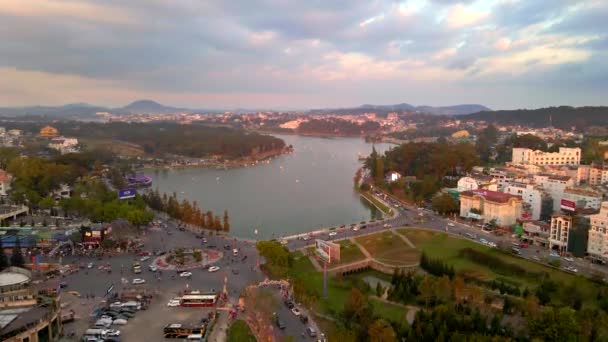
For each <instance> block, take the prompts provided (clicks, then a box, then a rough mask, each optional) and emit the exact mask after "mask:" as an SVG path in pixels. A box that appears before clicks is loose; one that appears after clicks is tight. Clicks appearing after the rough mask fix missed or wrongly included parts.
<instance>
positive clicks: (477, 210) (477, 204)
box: [460, 189, 523, 226]
mask: <svg viewBox="0 0 608 342" xmlns="http://www.w3.org/2000/svg"><path fill="white" fill-rule="evenodd" d="M522 203H523V201H522V199H521V197H520V196H515V195H510V194H505V193H502V192H498V191H490V190H480V189H478V190H469V191H464V192H461V193H460V216H461V217H465V218H473V219H477V220H483V221H484V222H490V221H492V220H494V221H495V222H496V224H497V225H499V226H511V225H513V224H515V223H516V222H517V220H518V219H519V218H520V217H521V213H522Z"/></svg>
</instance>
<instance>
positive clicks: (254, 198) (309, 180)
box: [146, 135, 391, 238]
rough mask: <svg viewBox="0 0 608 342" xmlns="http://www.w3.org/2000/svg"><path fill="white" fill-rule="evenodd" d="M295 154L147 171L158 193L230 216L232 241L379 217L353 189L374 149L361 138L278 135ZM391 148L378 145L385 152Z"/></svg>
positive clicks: (378, 149) (303, 230)
mask: <svg viewBox="0 0 608 342" xmlns="http://www.w3.org/2000/svg"><path fill="white" fill-rule="evenodd" d="M276 136H277V137H279V138H281V139H283V140H285V142H286V143H287V144H288V145H289V144H291V145H293V147H294V150H295V151H294V152H293V153H291V154H286V155H282V156H280V157H278V158H275V159H273V160H271V161H270V162H269V163H268V164H266V163H263V164H260V165H257V166H254V167H246V168H238V169H229V170H216V169H203V168H191V169H178V170H155V171H150V170H148V171H146V173H147V174H149V175H150V176H152V177H153V187H155V188H158V189H159V190H160V191H161V192H166V193H169V194H170V193H172V192H176V193H177V196H178V197H179V198H180V199H181V198H186V199H189V200H196V201H197V202H198V203H199V205H200V206H201V207H202V208H203V209H204V210H213V212H214V213H215V214H216V215H220V216H221V215H223V212H224V209H227V210H228V213H229V215H230V221H231V222H230V223H231V233H232V234H233V235H234V236H238V237H244V238H254V237H255V235H254V229H258V237H259V238H273V237H279V236H281V235H291V234H294V233H299V232H305V231H309V230H313V229H318V228H320V227H329V226H336V225H341V224H349V223H354V222H359V221H362V220H368V219H370V218H372V217H375V216H377V215H379V213H378V212H377V210H376V209H375V208H373V207H371V206H370V205H369V204H368V203H367V202H366V201H365V200H362V199H361V198H360V196H359V195H358V194H357V193H356V192H355V191H354V190H353V177H354V175H355V172H356V170H357V168H359V167H360V165H361V162H360V161H358V155H359V154H362V155H368V154H369V153H371V150H372V145H371V144H368V143H366V142H365V141H364V140H363V139H360V138H319V137H303V136H295V135H276ZM390 146H391V145H389V144H376V150H377V151H378V152H383V151H385V150H387V149H388V148H389V147H390Z"/></svg>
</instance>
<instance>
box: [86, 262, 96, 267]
mask: <svg viewBox="0 0 608 342" xmlns="http://www.w3.org/2000/svg"><path fill="white" fill-rule="evenodd" d="M93 266H95V264H94V263H92V262H90V263H88V264H87V268H93Z"/></svg>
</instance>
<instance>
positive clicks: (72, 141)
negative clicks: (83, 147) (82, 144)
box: [49, 137, 78, 154]
mask: <svg viewBox="0 0 608 342" xmlns="http://www.w3.org/2000/svg"><path fill="white" fill-rule="evenodd" d="M49 148H51V149H54V150H57V151H59V152H61V153H62V154H64V153H72V152H78V139H76V138H66V137H56V138H53V139H51V141H50V142H49Z"/></svg>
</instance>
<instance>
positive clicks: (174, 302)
mask: <svg viewBox="0 0 608 342" xmlns="http://www.w3.org/2000/svg"><path fill="white" fill-rule="evenodd" d="M180 305H181V301H180V300H179V299H177V298H173V299H171V300H170V301H169V303H167V306H170V307H175V306H180Z"/></svg>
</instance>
